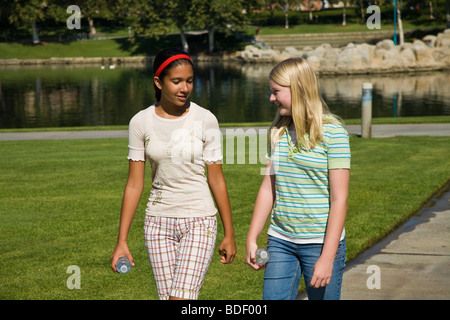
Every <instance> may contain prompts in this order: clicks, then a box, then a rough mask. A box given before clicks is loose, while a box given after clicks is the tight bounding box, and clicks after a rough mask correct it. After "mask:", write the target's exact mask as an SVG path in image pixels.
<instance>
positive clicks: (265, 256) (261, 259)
mask: <svg viewBox="0 0 450 320" xmlns="http://www.w3.org/2000/svg"><path fill="white" fill-rule="evenodd" d="M269 257H270V255H269V251H267V250H266V249H264V248H259V249H258V250H256V264H257V265H263V264H266V263H267V261H269Z"/></svg>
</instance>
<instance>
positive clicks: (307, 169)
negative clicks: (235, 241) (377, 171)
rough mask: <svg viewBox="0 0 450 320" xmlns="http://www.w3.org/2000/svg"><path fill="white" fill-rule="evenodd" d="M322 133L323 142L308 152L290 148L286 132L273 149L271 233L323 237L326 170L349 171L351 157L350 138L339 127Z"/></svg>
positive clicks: (328, 126)
mask: <svg viewBox="0 0 450 320" xmlns="http://www.w3.org/2000/svg"><path fill="white" fill-rule="evenodd" d="M323 130H324V140H323V141H322V142H321V143H320V144H318V145H316V147H315V148H314V149H312V150H311V151H308V150H306V149H303V148H302V149H301V150H298V148H297V147H296V146H293V145H292V143H291V137H290V135H289V132H288V130H286V131H285V132H284V133H283V135H282V136H281V138H280V140H279V141H278V143H277V144H276V145H275V148H274V152H273V154H272V156H271V160H272V164H273V168H274V172H275V192H276V200H275V202H274V207H273V210H272V214H271V224H270V229H272V230H273V231H275V233H278V234H280V235H282V236H287V237H290V238H295V239H307V238H320V237H322V238H323V237H324V235H325V230H326V226H327V220H328V213H329V210H330V203H329V184H328V170H330V169H344V168H345V169H350V157H351V156H350V144H349V136H348V133H347V131H346V130H345V129H344V128H343V127H342V126H340V125H337V124H331V123H327V124H323ZM269 233H270V231H269ZM272 233H273V232H272Z"/></svg>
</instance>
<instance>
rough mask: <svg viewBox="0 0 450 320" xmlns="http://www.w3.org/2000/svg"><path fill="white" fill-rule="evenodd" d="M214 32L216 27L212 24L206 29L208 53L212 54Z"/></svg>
mask: <svg viewBox="0 0 450 320" xmlns="http://www.w3.org/2000/svg"><path fill="white" fill-rule="evenodd" d="M215 32H216V26H215V25H214V24H212V25H211V26H210V27H209V29H208V51H209V53H213V51H214V33H215Z"/></svg>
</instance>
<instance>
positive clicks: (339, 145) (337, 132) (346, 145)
mask: <svg viewBox="0 0 450 320" xmlns="http://www.w3.org/2000/svg"><path fill="white" fill-rule="evenodd" d="M330 126H331V128H330V130H329V131H327V132H325V133H324V135H325V140H326V143H327V147H328V169H350V160H351V154H350V140H349V136H348V132H347V130H345V128H344V127H342V126H338V125H330Z"/></svg>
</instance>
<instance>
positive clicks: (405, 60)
mask: <svg viewBox="0 0 450 320" xmlns="http://www.w3.org/2000/svg"><path fill="white" fill-rule="evenodd" d="M400 58H401V63H402V65H403V66H405V67H410V66H413V65H414V64H415V63H416V56H415V55H414V52H413V51H412V49H411V48H406V49H404V50H402V51H401V52H400Z"/></svg>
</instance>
